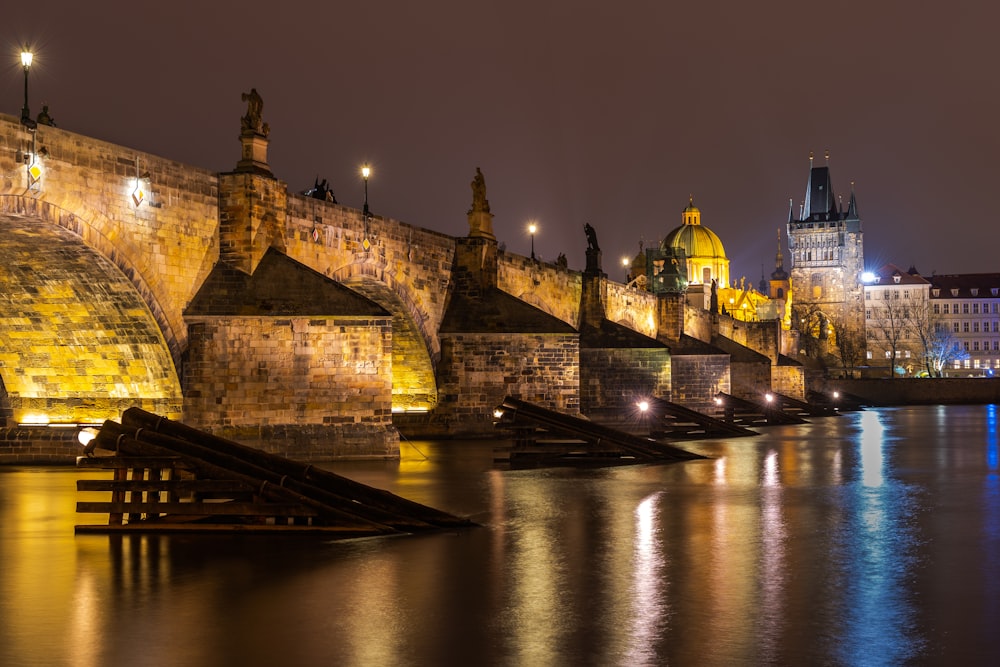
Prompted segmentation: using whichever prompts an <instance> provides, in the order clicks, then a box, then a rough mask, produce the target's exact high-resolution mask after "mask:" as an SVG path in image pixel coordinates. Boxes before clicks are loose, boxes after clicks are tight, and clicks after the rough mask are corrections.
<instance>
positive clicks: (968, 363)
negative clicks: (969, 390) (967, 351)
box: [962, 359, 972, 368]
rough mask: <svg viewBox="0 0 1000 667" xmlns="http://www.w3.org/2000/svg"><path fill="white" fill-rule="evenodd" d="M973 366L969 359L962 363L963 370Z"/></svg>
mask: <svg viewBox="0 0 1000 667" xmlns="http://www.w3.org/2000/svg"><path fill="white" fill-rule="evenodd" d="M971 366H972V363H971V362H970V361H969V360H968V359H966V360H965V361H963V362H962V367H963V368H970V367H971Z"/></svg>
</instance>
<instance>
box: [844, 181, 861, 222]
mask: <svg viewBox="0 0 1000 667" xmlns="http://www.w3.org/2000/svg"><path fill="white" fill-rule="evenodd" d="M857 217H858V202H857V200H856V199H855V198H854V181H851V201H850V202H849V203H848V204H847V218H848V219H850V220H856V219H857Z"/></svg>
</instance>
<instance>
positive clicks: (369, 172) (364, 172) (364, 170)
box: [361, 165, 372, 181]
mask: <svg viewBox="0 0 1000 667" xmlns="http://www.w3.org/2000/svg"><path fill="white" fill-rule="evenodd" d="M371 175H372V170H371V167H369V166H368V165H365V166H363V167H361V177H362V178H363V179H365V180H366V181H367V180H368V177H369V176H371Z"/></svg>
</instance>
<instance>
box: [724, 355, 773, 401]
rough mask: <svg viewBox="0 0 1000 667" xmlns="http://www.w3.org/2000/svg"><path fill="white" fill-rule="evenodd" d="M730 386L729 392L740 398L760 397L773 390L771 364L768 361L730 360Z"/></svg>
mask: <svg viewBox="0 0 1000 667" xmlns="http://www.w3.org/2000/svg"><path fill="white" fill-rule="evenodd" d="M729 374H730V386H731V388H732V391H730V392H728V393H730V394H732V395H733V396H736V397H738V398H745V399H748V400H754V399H759V398H760V397H761V396H763V395H764V394H765V393H766V392H768V391H770V390H771V366H770V364H767V363H756V362H742V361H736V360H733V361H731V362H730V370H729Z"/></svg>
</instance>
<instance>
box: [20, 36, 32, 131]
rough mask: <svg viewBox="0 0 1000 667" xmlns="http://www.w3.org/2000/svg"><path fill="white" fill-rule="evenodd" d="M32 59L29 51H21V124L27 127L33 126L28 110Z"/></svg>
mask: <svg viewBox="0 0 1000 667" xmlns="http://www.w3.org/2000/svg"><path fill="white" fill-rule="evenodd" d="M32 58H33V55H32V53H31V51H28V50H27V49H25V50H24V51H21V67H23V68H24V108H23V109H21V124H22V125H26V126H28V127H34V125H35V123H34V122H33V121H32V120H31V110H30V109H29V108H28V70H29V69H31V60H32Z"/></svg>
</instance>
